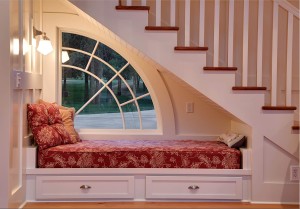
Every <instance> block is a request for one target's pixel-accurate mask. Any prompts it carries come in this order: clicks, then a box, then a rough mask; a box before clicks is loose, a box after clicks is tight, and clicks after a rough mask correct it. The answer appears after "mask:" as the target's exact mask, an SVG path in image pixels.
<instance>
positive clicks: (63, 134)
mask: <svg viewBox="0 0 300 209" xmlns="http://www.w3.org/2000/svg"><path fill="white" fill-rule="evenodd" d="M27 119H28V124H29V127H30V128H31V130H32V134H33V136H34V139H35V141H36V143H37V144H38V146H39V149H47V148H49V147H53V146H57V145H61V144H70V143H73V142H72V140H71V137H70V135H69V133H68V132H67V131H66V129H65V127H64V125H63V124H62V118H61V116H60V113H59V109H58V108H57V107H56V106H55V105H45V104H28V106H27Z"/></svg>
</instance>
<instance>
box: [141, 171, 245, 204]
mask: <svg viewBox="0 0 300 209" xmlns="http://www.w3.org/2000/svg"><path fill="white" fill-rule="evenodd" d="M242 189H243V186H242V178H241V177H189V176H187V177H182V176H147V177H146V198H150V199H226V200H228V199H242V196H243V192H242Z"/></svg>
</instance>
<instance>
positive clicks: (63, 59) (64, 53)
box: [61, 51, 70, 63]
mask: <svg viewBox="0 0 300 209" xmlns="http://www.w3.org/2000/svg"><path fill="white" fill-rule="evenodd" d="M69 59H70V57H69V54H68V52H67V51H62V52H61V62H62V63H65V62H67V61H68V60H69Z"/></svg>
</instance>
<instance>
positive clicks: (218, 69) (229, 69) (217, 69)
mask: <svg viewBox="0 0 300 209" xmlns="http://www.w3.org/2000/svg"><path fill="white" fill-rule="evenodd" d="M203 70H206V71H237V67H204V68H203Z"/></svg>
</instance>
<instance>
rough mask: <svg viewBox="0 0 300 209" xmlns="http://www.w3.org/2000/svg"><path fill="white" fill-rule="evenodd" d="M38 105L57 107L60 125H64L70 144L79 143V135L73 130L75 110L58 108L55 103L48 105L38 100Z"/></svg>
mask: <svg viewBox="0 0 300 209" xmlns="http://www.w3.org/2000/svg"><path fill="white" fill-rule="evenodd" d="M38 103H39V104H45V105H46V106H48V105H49V106H51V105H54V106H55V107H58V109H59V113H60V116H61V118H62V123H63V124H64V126H65V128H66V130H67V132H68V133H69V134H70V137H71V140H72V142H73V143H76V142H81V139H80V137H79V134H78V133H77V131H76V130H75V128H74V118H75V108H73V107H64V106H60V105H58V104H56V103H49V102H46V101H44V100H42V99H40V100H39V101H38Z"/></svg>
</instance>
